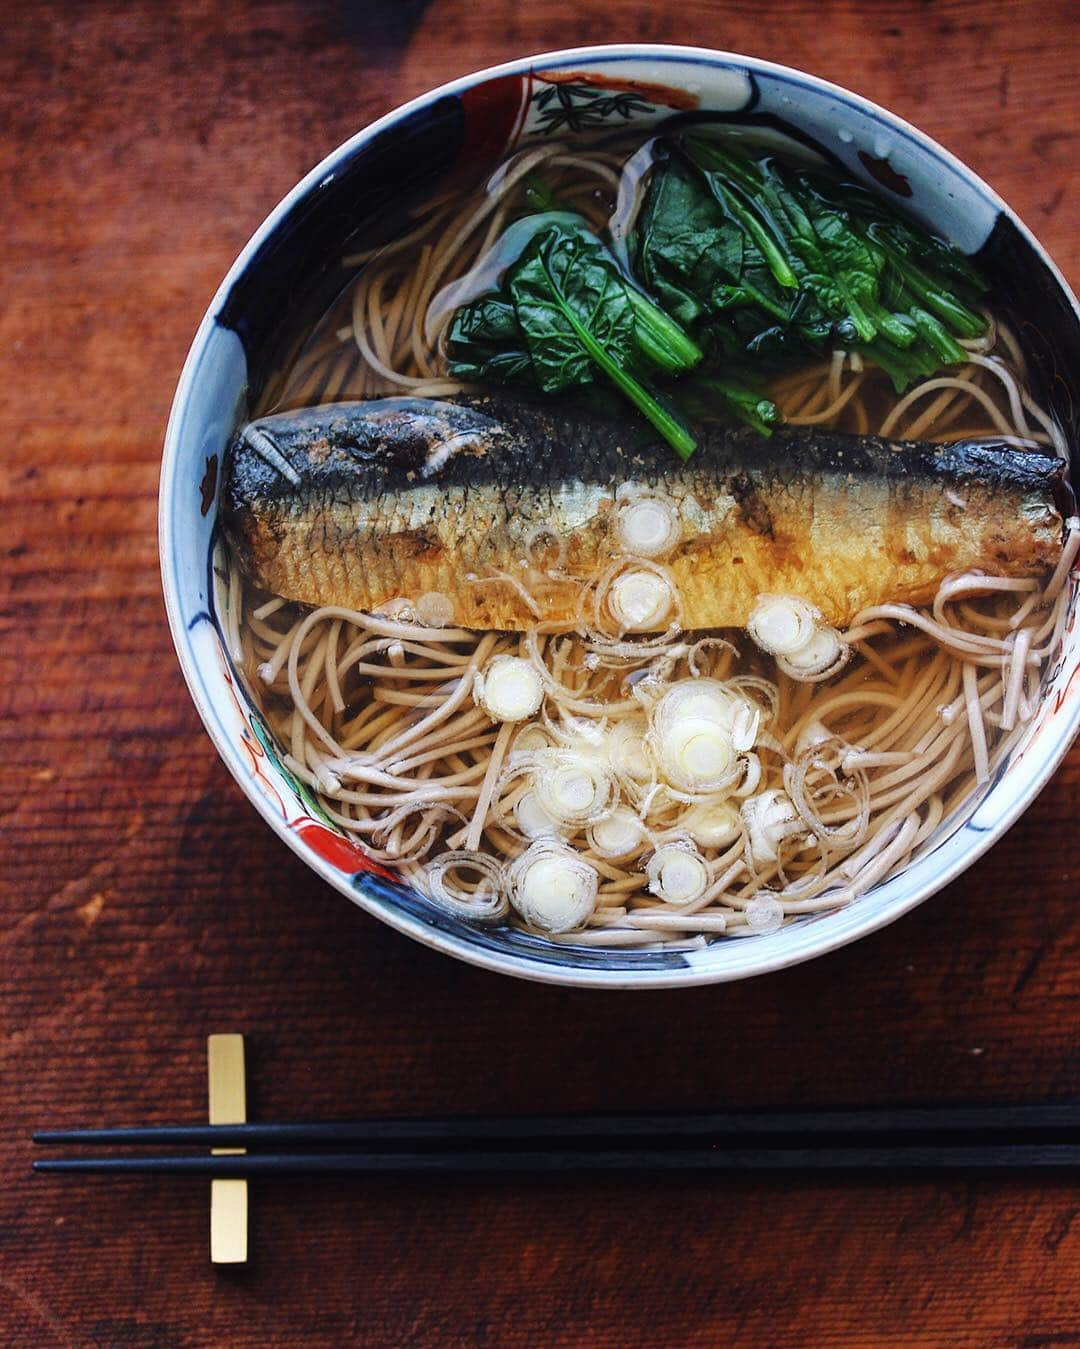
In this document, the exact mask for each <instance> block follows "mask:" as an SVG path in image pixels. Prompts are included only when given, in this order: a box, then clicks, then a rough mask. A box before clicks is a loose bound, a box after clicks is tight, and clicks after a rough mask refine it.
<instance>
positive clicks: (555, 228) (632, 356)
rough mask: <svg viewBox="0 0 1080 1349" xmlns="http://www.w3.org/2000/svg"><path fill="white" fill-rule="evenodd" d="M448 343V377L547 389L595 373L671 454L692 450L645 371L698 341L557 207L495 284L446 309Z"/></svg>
mask: <svg viewBox="0 0 1080 1349" xmlns="http://www.w3.org/2000/svg"><path fill="white" fill-rule="evenodd" d="M545 204H550V198H548V199H547V201H545ZM520 223H521V222H518V224H520ZM511 228H515V227H514V226H511ZM449 347H450V353H451V357H452V364H451V372H452V373H453V374H454V375H455V376H458V377H460V378H466V379H479V380H485V379H491V380H497V381H499V382H501V383H507V382H515V381H518V380H523V379H527V380H528V381H529V382H531V383H532V384H534V385H535V386H536V388H538V389H539V390H541V391H542V392H544V393H549V394H554V393H562V392H564V391H566V390H568V389H573V388H577V387H580V386H582V385H587V384H590V383H591V382H592V381H593V380H594V379H595V377H596V374H597V372H598V371H599V372H600V373H601V374H602V375H604V376H606V377H607V378H608V379H609V380H610V381H611V383H612V384H613V385H614V386H615V387H616V388H617V389H618V390H619V391H620V392H621V393H622V394H623V395H624V396H625V397H626V398H628V399H629V401H630V402H631V403H632V404H633V405H634V406H635V407H636V408H637V409H638V410H639V411H640V412H641V413H642V415H643V416H645V417H646V418H647V419H648V420H649V421H650V422H651V423H652V425H653V426H655V427H656V429H657V430H658V431H659V432H660V434H661V435H662V436H663V437H664V438H665V439H666V440H667V441H668V443H669V444H670V445H671V446H672V447H673V448H674V449H675V451H676V452H677V453H678V454H680V455H681V456H683V457H684V458H685V457H687V456H689V455H690V454H692V453H693V451H694V448H695V446H696V442H695V440H694V438H693V436H692V434H691V433H690V431H689V429H688V428H687V426H686V425H685V423H684V422H683V420H682V419H681V418H680V417H679V416H678V414H677V413H675V412H674V411H673V410H672V408H671V407H669V406H668V405H667V404H666V403H665V402H664V400H663V399H662V398H660V397H659V396H658V395H657V393H656V392H655V391H654V390H652V389H651V388H649V387H648V385H647V384H646V383H645V378H646V376H647V375H648V373H649V372H651V371H662V372H668V373H675V372H680V371H683V370H687V369H689V368H691V367H692V366H693V365H696V364H697V362H698V361H699V360H700V359H701V356H702V351H701V348H700V347H699V346H698V345H697V343H696V342H694V341H693V339H692V338H691V337H690V336H689V335H688V334H687V333H686V332H684V331H683V329H682V328H681V327H680V326H679V324H678V323H676V322H675V321H674V320H673V319H672V318H670V317H669V316H668V315H667V314H665V313H664V312H663V311H662V310H661V309H659V308H658V307H657V306H656V305H655V304H653V303H652V301H651V300H649V299H648V297H647V296H645V295H644V294H642V293H641V292H640V291H639V290H638V289H637V288H636V287H635V285H634V284H633V283H632V282H631V281H630V280H628V279H627V278H626V277H625V276H624V275H623V274H622V272H621V271H620V270H619V268H618V265H617V264H616V262H615V260H614V258H613V257H612V256H611V254H610V253H609V252H608V251H607V249H606V248H605V247H604V245H603V243H602V242H601V241H600V240H599V239H598V238H597V237H596V235H594V234H593V233H592V232H591V230H589V228H588V226H587V225H586V224H585V222H584V221H577V222H574V221H573V220H571V219H569V218H568V217H567V216H566V215H565V213H560V215H559V216H558V218H557V219H556V218H552V219H551V220H550V222H549V223H547V224H545V226H544V228H542V229H539V230H537V231H536V232H535V233H534V234H533V236H532V238H531V242H530V243H529V244H528V246H527V247H526V248H525V249H524V251H523V252H522V253H521V255H520V257H519V258H518V259H517V260H516V262H514V263H513V264H512V265H511V266H510V267H509V268H508V269H507V270H506V272H505V274H504V276H503V280H502V285H501V288H500V290H499V291H498V292H497V293H495V294H490V295H485V296H482V297H480V298H479V299H477V300H474V301H472V302H471V303H470V304H467V305H464V306H462V307H461V308H460V309H459V310H458V311H457V312H456V314H455V315H454V318H453V320H452V322H451V327H450V333H449Z"/></svg>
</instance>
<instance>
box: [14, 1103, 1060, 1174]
mask: <svg viewBox="0 0 1080 1349" xmlns="http://www.w3.org/2000/svg"><path fill="white" fill-rule="evenodd" d="M33 1138H34V1142H35V1143H39V1144H46V1145H57V1144H70V1145H77V1146H88V1147H106V1148H108V1147H134V1148H145V1147H159V1148H162V1147H198V1148H245V1149H247V1150H248V1151H246V1152H244V1153H243V1154H234V1155H231V1156H230V1155H225V1156H220V1155H213V1156H211V1155H206V1154H205V1153H204V1154H193V1155H183V1154H157V1153H150V1154H147V1153H134V1154H131V1155H125V1156H114V1155H107V1156H97V1157H93V1156H91V1157H62V1158H51V1157H50V1158H42V1159H40V1160H38V1161H35V1162H34V1164H33V1166H34V1170H35V1171H50V1172H77V1173H86V1172H99V1173H107V1174H115V1173H140V1172H146V1173H154V1174H167V1175H190V1176H211V1177H215V1178H234V1179H248V1178H250V1177H252V1176H265V1175H288V1174H320V1173H321V1174H341V1173H348V1172H352V1173H366V1174H371V1173H379V1172H387V1173H398V1174H401V1173H428V1174H430V1173H433V1172H434V1173H444V1174H465V1173H481V1172H486V1173H492V1172H517V1173H521V1172H642V1171H653V1172H659V1171H719V1172H737V1171H788V1172H818V1171H893V1170H900V1171H911V1170H915V1171H923V1170H930V1171H934V1170H936V1171H942V1170H980V1171H1025V1170H1031V1169H1044V1168H1057V1169H1075V1168H1078V1167H1080V1104H1063V1105H1037V1106H971V1107H934V1108H928V1109H898V1110H828V1111H810V1112H786V1111H785V1112H769V1113H755V1114H694V1115H569V1116H566V1115H564V1116H532V1117H528V1116H506V1117H488V1118H479V1117H477V1118H469V1117H450V1118H441V1119H440V1118H430V1119H360V1120H352V1121H348V1120H342V1121H327V1122H322V1123H306V1124H305V1123H280V1124H220V1125H176V1124H169V1125H160V1126H149V1127H137V1128H118V1129H114V1128H110V1129H50V1130H43V1131H41V1132H39V1133H35V1134H34V1136H33Z"/></svg>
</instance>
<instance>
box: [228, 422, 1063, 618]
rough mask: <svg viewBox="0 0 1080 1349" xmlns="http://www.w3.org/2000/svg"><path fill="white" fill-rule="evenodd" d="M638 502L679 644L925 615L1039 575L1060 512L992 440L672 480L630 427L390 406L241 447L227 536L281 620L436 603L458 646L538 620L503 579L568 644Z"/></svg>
mask: <svg viewBox="0 0 1080 1349" xmlns="http://www.w3.org/2000/svg"><path fill="white" fill-rule="evenodd" d="M635 487H637V488H640V489H642V490H647V491H649V492H651V493H654V494H656V495H658V496H662V497H664V498H665V499H666V500H668V501H669V502H670V503H671V504H672V506H673V507H674V508H675V510H676V512H677V514H678V520H679V538H678V540H677V542H676V543H675V545H674V547H673V548H672V549H671V551H670V552H669V553H668V554H667V555H665V557H664V558H663V563H664V565H665V566H666V567H668V568H669V570H670V571H671V573H672V575H673V577H674V580H675V582H676V584H677V586H678V589H679V594H680V599H681V601H682V605H683V623H684V626H685V627H687V628H691V629H702V628H720V627H742V626H744V625H745V622H746V619H747V617H748V615H749V613H750V611H751V609H752V608H753V606H754V603H755V600H756V598H757V596H758V595H759V594H761V593H784V594H793V595H799V596H801V597H802V598H804V599H806V600H808V601H810V602H811V603H812V604H814V605H816V606H817V607H818V608H819V609H821V611H822V612H823V614H824V615H825V617H826V619H827V620H828V621H829V622H830V623H834V624H838V625H842V624H844V623H846V622H848V621H849V620H850V619H851V618H852V617H853V616H854V614H856V613H857V612H859V611H860V610H861V609H864V608H866V607H868V606H869V605H873V604H879V603H884V602H901V603H909V604H924V603H927V602H929V601H930V600H931V599H932V598H933V595H934V594H935V592H936V590H937V588H938V586H939V585H940V583H941V581H942V579H943V578H944V577H945V576H946V575H948V574H949V573H951V572H958V571H969V570H982V571H984V572H987V573H990V574H995V575H1009V576H1019V577H1023V576H1039V575H1042V574H1044V573H1045V572H1046V571H1048V570H1049V569H1050V568H1052V567H1053V565H1054V564H1055V562H1056V561H1057V558H1058V556H1059V555H1060V550H1061V543H1062V534H1063V514H1062V512H1063V508H1064V506H1065V500H1066V495H1067V491H1068V489H1067V488H1066V486H1065V483H1064V464H1063V462H1062V461H1061V460H1060V459H1058V458H1057V457H1056V456H1053V455H1050V454H1047V453H1044V452H1042V451H1038V450H1025V449H1019V448H1017V447H1015V446H1012V445H1010V444H1008V443H1006V442H1004V441H1001V440H994V439H987V440H978V441H964V442H961V443H958V444H952V445H936V444H927V443H921V442H907V441H887V440H882V439H880V438H878V437H874V436H849V435H842V434H839V433H832V432H824V431H820V430H817V429H815V428H780V429H778V430H776V431H775V432H774V434H773V435H772V436H771V437H769V438H764V437H761V436H759V435H758V434H757V433H756V432H754V431H752V430H750V429H749V428H738V429H732V428H728V427H723V426H720V425H712V424H707V425H705V426H703V427H702V428H701V430H700V438H699V448H698V450H697V451H696V453H695V454H694V455H693V457H692V458H691V459H690V460H689V461H687V462H683V461H681V460H679V459H677V458H676V457H675V456H674V455H673V454H672V453H671V450H670V449H669V448H668V447H667V446H665V445H663V444H662V443H658V442H657V440H656V438H655V433H653V432H652V431H651V430H650V428H649V427H648V426H646V425H645V424H644V423H643V422H639V421H637V420H631V419H628V418H627V419H620V418H618V417H611V416H609V415H605V414H603V413H600V412H597V411H594V410H591V409H589V408H588V407H584V406H580V405H573V404H562V403H550V404H543V405H535V404H530V403H522V402H515V401H513V400H511V399H508V398H503V397H470V398H462V399H456V400H425V399H418V398H388V399H376V400H371V401H368V402H361V403H338V404H330V405H326V406H324V407H316V408H305V409H300V410H298V411H296V412H285V413H277V414H274V415H272V416H268V417H263V418H260V419H258V420H257V421H255V422H252V423H249V424H248V426H245V427H243V428H242V429H241V430H240V431H239V432H238V433H237V435H236V436H235V438H234V440H233V442H232V444H231V446H230V448H229V452H228V455H227V458H226V469H225V478H224V487H223V519H224V526H225V531H226V535H227V538H228V540H229V542H230V544H231V546H232V548H233V549H234V550H235V553H236V556H237V557H238V558H239V560H240V562H241V565H242V567H243V569H244V571H245V573H246V575H247V576H248V577H249V578H250V579H251V580H252V581H253V582H254V583H255V584H257V585H258V586H260V587H261V588H263V589H264V590H267V591H270V592H272V593H274V594H277V595H281V596H283V597H284V598H286V599H290V600H297V601H300V602H302V603H305V604H310V605H322V604H334V605H341V606H343V607H346V608H352V609H358V610H371V609H374V608H377V607H379V606H381V605H384V604H386V603H388V602H389V601H391V600H394V599H398V598H405V599H415V598H416V597H418V596H419V595H421V594H423V593H425V592H430V591H438V592H440V593H442V594H444V595H446V596H447V598H448V599H449V600H450V601H451V603H452V605H453V607H454V613H455V621H456V622H457V623H459V624H461V625H462V626H465V627H469V628H477V629H506V630H522V629H525V628H527V627H529V626H530V625H531V624H532V623H534V622H535V616H534V615H533V614H532V612H531V611H530V609H529V607H528V605H527V604H526V603H525V602H524V601H523V600H522V598H521V596H520V594H519V593H518V591H517V589H516V588H515V586H514V585H513V584H512V583H511V582H510V581H507V580H505V579H498V578H499V577H500V576H501V577H503V578H505V577H512V578H514V580H516V581H517V582H519V583H520V584H521V585H523V586H524V587H525V588H526V589H527V590H528V592H529V593H530V594H531V595H532V596H533V597H534V599H535V601H536V602H537V603H538V604H539V605H540V608H541V610H542V613H543V617H544V618H545V619H546V620H549V621H552V622H555V623H568V624H569V623H573V622H574V619H575V615H576V610H577V606H578V602H579V598H580V593H581V586H580V581H581V580H588V579H590V578H592V577H595V576H597V575H598V574H599V573H600V572H601V571H602V570H603V569H604V568H605V567H607V566H608V565H609V564H610V563H612V562H613V561H614V560H615V559H617V558H618V557H619V556H621V554H622V552H623V547H622V544H621V542H620V539H619V533H618V530H617V527H616V521H617V516H618V503H619V501H620V499H621V494H623V493H625V492H627V490H630V491H633V489H634V488H635ZM540 534H543V536H544V537H543V539H542V540H538V535H540ZM552 571H554V572H556V575H555V576H554V577H553V576H552V575H551V574H550V573H551V572H552ZM572 578H576V579H572ZM484 581H486V582H488V583H487V584H482V583H481V582H484Z"/></svg>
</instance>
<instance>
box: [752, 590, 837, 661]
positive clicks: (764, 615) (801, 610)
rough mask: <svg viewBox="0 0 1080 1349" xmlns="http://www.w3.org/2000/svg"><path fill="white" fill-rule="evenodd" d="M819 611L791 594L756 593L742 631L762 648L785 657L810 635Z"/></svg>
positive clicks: (773, 654)
mask: <svg viewBox="0 0 1080 1349" xmlns="http://www.w3.org/2000/svg"><path fill="white" fill-rule="evenodd" d="M820 622H821V614H820V613H819V612H818V610H817V609H815V608H814V606H813V605H812V604H808V603H807V602H806V600H801V599H798V598H797V597H796V596H794V595H759V596H758V598H757V603H756V604H755V606H754V610H753V613H751V615H750V617H749V618H748V619H747V621H746V630H747V632H748V633H749V634H750V636H751V637H752V638H753V639H754V641H755V642H756V643H757V644H758V646H759V647H761V649H762V651H767V652H769V654H770V655H772V656H787V655H790V654H791V653H792V652H794V651H799V650H801V649H802V648H803V647H804V646H806V644H807V643H808V642H809V641H810V640H811V639H812V638H813V636H814V633H815V632H816V631H817V628H818V625H819V623H820Z"/></svg>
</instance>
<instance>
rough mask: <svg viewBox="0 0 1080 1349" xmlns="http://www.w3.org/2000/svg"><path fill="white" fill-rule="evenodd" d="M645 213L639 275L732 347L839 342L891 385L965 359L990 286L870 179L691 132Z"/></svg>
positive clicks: (801, 349) (780, 355)
mask: <svg viewBox="0 0 1080 1349" xmlns="http://www.w3.org/2000/svg"><path fill="white" fill-rule="evenodd" d="M666 155H667V157H666V160H665V161H664V162H663V163H661V165H660V166H659V167H658V168H657V170H656V171H655V172H654V175H653V179H652V182H651V184H650V186H649V190H648V193H647V196H646V201H645V204H644V207H643V209H642V212H641V217H640V221H639V225H638V235H637V244H638V247H637V252H636V263H637V267H638V271H639V274H640V276H641V277H642V280H643V282H644V283H645V284H646V285H647V286H648V287H649V288H650V289H651V290H652V291H653V292H654V294H656V296H657V297H658V299H660V301H661V303H663V304H665V305H666V306H667V307H668V308H669V310H670V311H671V312H672V313H674V314H676V315H677V316H678V317H679V318H680V320H681V321H682V322H684V323H685V324H686V325H687V326H689V327H690V329H691V331H692V332H693V333H694V335H695V336H696V337H697V338H698V339H699V340H701V341H703V342H707V343H711V344H712V346H713V347H714V349H718V350H719V351H721V352H722V353H723V354H724V355H725V356H727V357H731V356H749V357H752V358H755V359H765V360H770V361H785V360H788V359H790V358H791V357H793V356H794V357H798V358H802V359H805V357H806V355H807V354H808V353H809V352H821V351H823V350H825V349H826V348H827V347H829V346H834V345H836V344H840V345H844V346H849V347H855V348H857V349H859V350H860V351H862V352H864V353H865V354H866V355H867V356H868V357H869V358H870V359H871V360H874V361H876V362H877V363H878V364H879V365H880V366H881V367H882V368H883V369H885V370H886V371H887V372H888V373H889V375H890V377H891V378H892V379H893V382H894V384H895V385H896V387H897V389H898V390H900V389H903V388H905V387H906V386H907V385H908V384H910V383H911V382H913V381H914V380H915V379H918V378H920V377H922V376H924V375H928V374H931V373H933V372H934V371H935V370H937V369H939V368H940V367H941V366H942V365H943V364H944V365H949V364H955V363H959V362H961V361H963V360H964V359H966V357H965V353H964V350H963V348H962V347H961V346H960V345H959V339H964V338H972V337H976V336H978V335H980V334H981V333H982V332H984V331H985V327H986V325H985V323H984V321H983V319H982V317H981V316H980V315H979V314H978V313H976V312H975V311H974V309H973V305H974V304H975V303H977V301H978V298H979V297H980V296H981V295H982V294H983V293H984V292H985V289H986V286H985V282H983V280H982V278H981V277H979V275H978V273H977V272H976V271H975V269H974V268H973V267H972V266H971V264H970V263H969V262H968V261H967V259H965V258H963V257H962V256H961V255H960V254H959V253H957V252H956V250H955V249H953V248H951V247H949V245H947V244H945V243H943V242H942V241H941V240H938V239H935V238H933V237H932V236H931V235H929V234H926V233H925V232H923V231H921V230H920V229H919V228H918V227H917V226H915V225H914V224H912V223H911V222H910V221H907V220H904V219H902V218H901V217H900V216H898V215H896V214H895V213H893V212H892V211H890V210H889V208H888V207H887V206H886V205H885V204H884V203H883V202H881V201H880V200H878V199H877V198H875V197H874V196H873V195H872V194H871V193H869V192H867V191H866V190H865V189H863V188H861V187H859V186H857V185H854V184H847V183H838V182H836V181H835V180H833V179H829V178H826V177H825V176H824V175H821V174H817V173H812V172H809V171H806V170H802V169H793V168H790V167H788V166H785V165H782V164H780V163H779V162H778V161H776V160H775V159H773V158H771V157H769V156H760V157H754V156H752V155H750V154H748V153H746V152H745V150H744V149H742V148H740V147H737V146H736V145H734V144H733V143H731V142H727V143H725V144H721V143H719V142H717V141H715V140H708V139H705V138H703V137H701V136H688V137H685V138H684V139H683V140H681V141H679V142H677V143H673V144H671V145H669V146H668V147H667V150H666Z"/></svg>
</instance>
